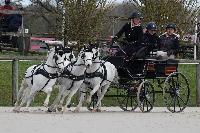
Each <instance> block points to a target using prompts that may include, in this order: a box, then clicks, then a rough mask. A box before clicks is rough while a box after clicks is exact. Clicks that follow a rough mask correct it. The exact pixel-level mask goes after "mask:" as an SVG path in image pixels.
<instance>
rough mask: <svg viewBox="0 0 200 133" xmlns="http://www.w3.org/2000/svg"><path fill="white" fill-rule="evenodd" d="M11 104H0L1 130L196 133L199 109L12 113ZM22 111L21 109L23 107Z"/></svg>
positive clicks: (12, 132)
mask: <svg viewBox="0 0 200 133" xmlns="http://www.w3.org/2000/svg"><path fill="white" fill-rule="evenodd" d="M12 109H13V108H12V107H0V133H61V132H65V133H134V132H138V133H147V132H148V133H158V132H160V133H175V132H176V133H177V132H178V133H197V132H198V133H199V132H200V108H192V107H191V108H186V109H185V110H184V112H182V113H170V112H168V111H167V110H166V108H154V109H153V110H152V112H150V113H141V112H140V111H136V112H124V111H121V110H120V109H119V108H118V107H109V108H103V110H106V111H103V112H100V113H91V112H89V111H87V110H86V109H85V108H82V109H81V112H80V113H73V112H71V111H68V112H66V113H64V114H61V113H51V114H50V113H46V112H45V111H46V108H42V107H34V108H29V111H30V112H28V113H27V112H21V113H13V112H12ZM22 110H23V109H22Z"/></svg>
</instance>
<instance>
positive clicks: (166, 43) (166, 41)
mask: <svg viewBox="0 0 200 133" xmlns="http://www.w3.org/2000/svg"><path fill="white" fill-rule="evenodd" d="M159 49H160V50H163V51H166V52H167V54H168V55H172V54H177V52H178V50H179V40H178V37H177V35H176V34H172V35H170V36H167V35H166V34H163V35H161V36H160V45H159Z"/></svg>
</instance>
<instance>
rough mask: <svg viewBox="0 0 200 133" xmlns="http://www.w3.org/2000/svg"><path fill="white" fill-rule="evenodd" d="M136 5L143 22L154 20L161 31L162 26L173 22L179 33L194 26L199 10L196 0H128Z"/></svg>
mask: <svg viewBox="0 0 200 133" xmlns="http://www.w3.org/2000/svg"><path fill="white" fill-rule="evenodd" d="M129 1H131V3H133V4H136V5H137V6H138V10H140V11H141V12H142V13H143V15H144V22H150V21H154V22H156V23H157V25H158V27H159V31H160V32H161V31H163V29H164V28H163V27H164V26H165V25H166V24H167V23H169V22H174V23H175V24H176V25H177V27H178V32H179V34H181V35H182V34H184V32H188V31H191V30H192V29H191V27H192V28H194V24H195V18H196V15H197V12H198V10H199V6H198V4H197V3H198V2H197V0H129Z"/></svg>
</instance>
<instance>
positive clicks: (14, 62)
mask: <svg viewBox="0 0 200 133" xmlns="http://www.w3.org/2000/svg"><path fill="white" fill-rule="evenodd" d="M17 92H18V59H16V58H15V59H13V60H12V105H14V103H15V102H16V100H17Z"/></svg>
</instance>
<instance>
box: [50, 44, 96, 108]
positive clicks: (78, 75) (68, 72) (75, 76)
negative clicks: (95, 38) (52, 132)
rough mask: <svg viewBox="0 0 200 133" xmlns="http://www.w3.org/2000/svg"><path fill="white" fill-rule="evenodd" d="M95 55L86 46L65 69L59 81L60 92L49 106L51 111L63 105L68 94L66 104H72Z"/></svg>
mask: <svg viewBox="0 0 200 133" xmlns="http://www.w3.org/2000/svg"><path fill="white" fill-rule="evenodd" d="M93 56H94V55H93V52H92V49H90V48H89V47H86V46H84V48H83V49H82V50H81V51H80V53H79V55H78V58H77V61H76V62H75V63H73V64H72V65H71V66H70V67H68V68H66V69H65V70H64V71H63V73H62V74H61V77H62V78H59V79H58V83H59V84H60V93H59V94H58V96H57V97H56V99H55V100H54V102H53V104H52V105H51V106H50V107H49V109H48V111H49V112H52V111H56V108H57V107H58V106H59V107H60V106H61V107H62V104H63V102H64V99H65V97H66V96H67V99H66V106H67V105H69V104H70V102H71V98H72V97H73V95H74V94H75V93H76V92H77V90H78V89H79V88H80V86H81V84H82V83H83V81H84V76H85V70H86V68H87V67H90V66H91V65H92V58H93ZM61 99H62V100H61ZM60 100H61V101H60ZM65 109H66V107H64V108H63V112H65Z"/></svg>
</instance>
